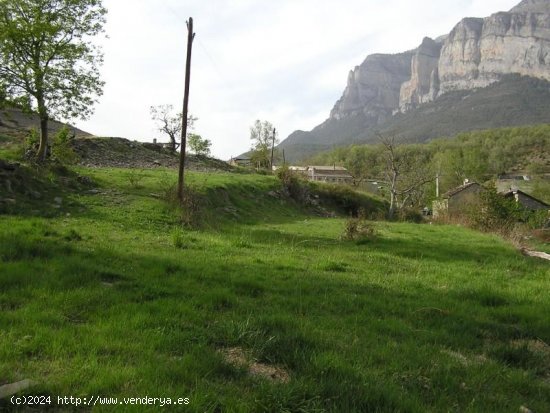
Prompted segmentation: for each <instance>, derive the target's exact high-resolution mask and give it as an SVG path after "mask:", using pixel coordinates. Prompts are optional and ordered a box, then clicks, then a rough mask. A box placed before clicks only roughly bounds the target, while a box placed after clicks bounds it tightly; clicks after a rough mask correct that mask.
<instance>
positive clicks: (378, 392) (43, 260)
mask: <svg viewBox="0 0 550 413" xmlns="http://www.w3.org/2000/svg"><path fill="white" fill-rule="evenodd" d="M130 171H131V170H128V169H112V168H109V169H98V168H94V169H88V168H79V169H78V173H79V174H81V175H83V176H87V177H88V178H89V179H90V180H91V181H92V182H94V183H95V184H94V185H95V190H93V191H90V190H82V189H80V188H74V189H73V190H72V191H68V192H66V193H63V194H62V195H60V197H62V199H63V200H62V203H61V206H60V208H58V209H57V212H56V214H54V215H51V216H50V217H49V218H44V217H40V216H37V215H34V214H33V213H32V210H31V209H29V210H26V209H24V208H22V209H19V210H18V213H17V214H16V215H11V214H4V215H2V218H1V219H0V269H1V271H0V281H1V284H2V289H1V291H0V309H1V310H2V311H0V336H1V337H2V340H0V388H1V386H3V385H5V384H7V383H13V382H17V381H20V380H24V379H30V380H32V381H33V382H34V385H33V386H32V387H30V388H28V389H27V390H24V391H23V392H22V393H20V395H31V394H40V395H44V396H45V397H50V398H51V399H52V400H53V403H52V404H51V406H50V408H51V409H53V410H58V409H64V408H65V409H67V411H72V410H74V406H59V405H57V396H59V395H74V396H75V397H79V398H80V402H81V403H84V398H86V400H91V399H92V398H93V400H95V402H97V403H98V404H97V406H96V407H94V408H93V409H94V410H95V409H100V410H101V411H106V412H111V411H112V412H115V411H116V412H118V411H135V409H136V408H137V407H136V406H130V405H129V404H128V403H129V398H131V397H143V396H144V395H149V396H151V397H163V398H165V400H166V398H171V401H170V403H171V404H174V403H175V400H178V398H182V399H184V398H187V403H188V404H185V405H184V406H181V405H180V406H174V405H171V406H168V407H167V408H168V409H169V410H174V411H178V410H182V411H189V412H205V411H257V412H279V411H292V412H294V411H304V412H335V413H336V412H365V411H380V412H397V411H400V412H405V411H406V412H427V411H432V412H438V411H449V410H460V411H468V410H473V411H474V410H475V411H498V412H517V411H518V410H519V409H520V407H522V408H528V409H531V410H532V411H541V412H542V411H548V410H549V407H550V398H549V396H548V395H549V393H548V391H547V389H548V383H547V382H548V377H550V376H549V374H550V371H549V370H548V366H549V365H550V350H549V348H548V345H547V344H546V343H548V342H550V330H549V326H548V323H547V319H546V314H548V313H549V312H550V301H549V297H548V294H546V291H547V290H548V288H547V287H548V279H547V275H548V267H547V264H546V263H544V262H538V261H536V260H533V259H529V258H526V257H523V256H522V255H521V254H520V253H519V252H517V251H516V250H515V249H514V248H513V247H512V246H510V245H508V244H506V243H505V242H503V241H501V240H500V239H498V238H496V237H493V236H487V235H482V234H478V233H475V232H472V231H470V230H467V229H464V228H459V227H454V226H438V225H414V224H403V223H401V224H395V223H383V222H378V223H375V222H373V223H371V224H370V225H372V227H373V228H374V229H375V231H376V236H374V237H371V238H369V239H366V240H362V241H358V242H354V241H346V240H343V239H342V238H341V234H342V233H343V231H344V229H345V226H346V221H345V219H341V218H321V217H319V216H315V215H312V214H311V212H310V211H308V210H304V209H303V208H302V207H301V206H300V205H298V204H296V203H294V202H293V201H291V200H287V199H282V198H280V197H278V196H273V193H274V192H275V191H278V190H279V188H280V183H279V182H278V181H277V180H276V179H275V178H273V177H270V176H261V175H244V174H229V173H192V174H190V175H189V181H190V183H191V185H192V186H193V187H194V188H195V191H196V193H197V194H198V196H201V197H202V198H201V199H203V201H204V202H203V203H201V210H200V213H201V214H202V215H201V218H200V221H201V222H202V225H201V229H199V230H197V229H190V228H187V227H185V226H182V224H181V219H182V217H181V212H180V211H179V210H177V209H173V208H172V207H171V206H170V204H168V203H166V202H165V201H164V200H163V199H162V197H161V196H160V195H162V188H166V183H168V185H169V184H170V183H173V182H174V181H175V179H176V174H175V172H174V171H170V170H153V169H151V170H146V171H143V172H142V174H143V177H142V180H141V181H140V182H139V183H138V185H135V182H134V183H133V182H132V181H131V180H129V179H128V174H129V172H130ZM67 366H70V368H67ZM104 403H108V404H110V403H114V404H115V406H113V405H106V404H104ZM81 407H82V406H81ZM82 408H84V409H87V408H89V406H85V407H82ZM138 408H139V411H158V405H157V406H152V405H149V406H144V405H141V406H138ZM0 410H7V411H13V410H14V406H13V405H11V404H10V401H9V399H0Z"/></svg>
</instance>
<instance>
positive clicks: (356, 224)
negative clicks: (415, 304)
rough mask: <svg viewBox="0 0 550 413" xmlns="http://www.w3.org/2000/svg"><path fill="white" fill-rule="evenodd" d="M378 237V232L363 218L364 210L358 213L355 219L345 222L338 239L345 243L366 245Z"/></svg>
mask: <svg viewBox="0 0 550 413" xmlns="http://www.w3.org/2000/svg"><path fill="white" fill-rule="evenodd" d="M377 237H378V231H377V230H376V228H375V227H374V225H373V224H372V222H369V221H367V219H366V218H365V210H363V209H361V210H360V211H359V216H358V217H357V218H353V217H352V218H349V219H348V220H347V221H346V222H345V226H344V232H343V233H342V235H341V236H340V239H342V240H345V241H355V242H357V243H366V242H370V241H374V240H375V239H376V238H377Z"/></svg>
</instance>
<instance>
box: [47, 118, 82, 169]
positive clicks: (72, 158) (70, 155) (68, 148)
mask: <svg viewBox="0 0 550 413" xmlns="http://www.w3.org/2000/svg"><path fill="white" fill-rule="evenodd" d="M72 139H74V135H73V134H71V131H70V130H69V128H68V126H67V125H65V126H63V127H62V128H61V129H60V130H59V132H57V133H56V134H55V135H54V137H53V140H52V155H53V157H54V159H56V160H57V161H59V162H60V163H62V164H64V165H74V164H75V163H77V162H78V156H77V155H76V153H75V151H74V150H73V147H72V145H71V140H72Z"/></svg>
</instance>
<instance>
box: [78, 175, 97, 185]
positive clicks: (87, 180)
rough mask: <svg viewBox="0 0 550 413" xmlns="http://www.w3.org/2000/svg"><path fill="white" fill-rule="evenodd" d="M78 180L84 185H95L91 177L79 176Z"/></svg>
mask: <svg viewBox="0 0 550 413" xmlns="http://www.w3.org/2000/svg"><path fill="white" fill-rule="evenodd" d="M76 180H77V181H78V182H80V183H81V184H83V185H93V184H94V181H93V180H92V178H90V177H89V176H83V175H79V176H78V177H77V178H76Z"/></svg>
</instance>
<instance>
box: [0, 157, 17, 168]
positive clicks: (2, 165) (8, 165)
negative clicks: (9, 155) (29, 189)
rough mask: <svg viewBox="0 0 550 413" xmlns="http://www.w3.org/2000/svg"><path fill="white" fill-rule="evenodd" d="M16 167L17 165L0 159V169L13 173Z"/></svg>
mask: <svg viewBox="0 0 550 413" xmlns="http://www.w3.org/2000/svg"><path fill="white" fill-rule="evenodd" d="M18 167H19V164H18V163H11V162H7V161H4V160H3V159H0V169H3V170H5V171H15V170H16V169H17V168H18Z"/></svg>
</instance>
